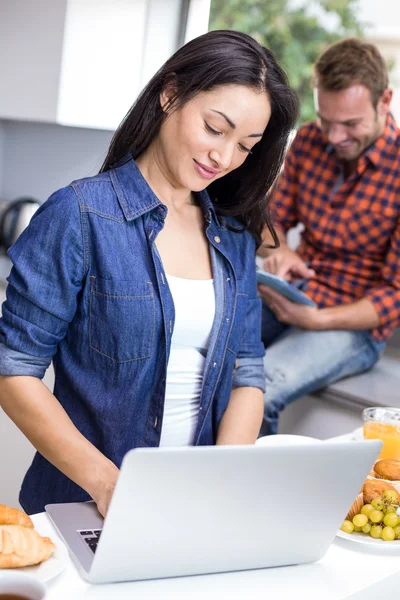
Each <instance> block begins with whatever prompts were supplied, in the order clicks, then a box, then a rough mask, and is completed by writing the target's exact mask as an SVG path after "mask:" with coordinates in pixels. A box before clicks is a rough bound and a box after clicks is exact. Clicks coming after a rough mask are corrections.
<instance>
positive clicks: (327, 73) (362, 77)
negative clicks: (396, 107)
mask: <svg viewBox="0 0 400 600" xmlns="http://www.w3.org/2000/svg"><path fill="white" fill-rule="evenodd" d="M313 84H314V87H318V88H321V89H324V90H337V91H339V90H344V89H347V88H349V87H351V86H353V85H357V84H361V85H364V86H365V87H366V88H367V89H368V90H369V91H370V93H371V100H372V104H373V106H374V108H376V106H377V104H378V100H379V98H380V97H381V95H382V93H383V91H384V90H385V89H386V88H387V87H388V85H389V77H388V70H387V66H386V63H385V60H384V59H383V57H382V55H381V54H380V52H379V50H378V48H377V47H376V46H374V45H373V44H369V43H367V42H362V41H361V40H358V39H357V38H347V39H344V40H341V41H340V42H336V43H335V44H332V45H331V46H329V47H328V48H327V49H326V50H325V52H323V54H321V56H320V57H319V59H318V60H317V62H316V63H315V66H314V78H313Z"/></svg>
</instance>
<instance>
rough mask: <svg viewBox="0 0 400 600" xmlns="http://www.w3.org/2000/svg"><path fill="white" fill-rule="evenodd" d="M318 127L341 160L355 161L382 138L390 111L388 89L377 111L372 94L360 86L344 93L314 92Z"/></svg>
mask: <svg viewBox="0 0 400 600" xmlns="http://www.w3.org/2000/svg"><path fill="white" fill-rule="evenodd" d="M314 99H315V107H316V110H317V115H318V124H319V126H320V128H321V130H322V131H323V132H324V134H325V135H326V136H327V137H328V139H329V141H330V143H331V144H332V145H333V147H334V149H335V152H336V154H337V156H338V157H339V158H341V159H342V160H345V161H353V160H356V159H357V158H359V157H360V156H361V154H363V153H364V152H365V151H366V150H367V148H369V146H371V144H373V142H374V141H375V140H376V139H377V138H378V137H380V136H381V135H382V133H383V131H384V128H385V123H386V117H387V115H388V113H389V110H390V100H391V91H390V90H388V89H387V90H385V91H384V92H383V94H382V96H381V97H380V99H379V101H378V104H377V107H376V108H374V106H373V104H372V100H371V93H370V91H369V90H368V89H367V88H366V87H365V86H364V85H361V84H355V85H353V86H351V87H349V88H346V89H344V90H339V91H334V90H324V89H321V88H317V89H316V90H314Z"/></svg>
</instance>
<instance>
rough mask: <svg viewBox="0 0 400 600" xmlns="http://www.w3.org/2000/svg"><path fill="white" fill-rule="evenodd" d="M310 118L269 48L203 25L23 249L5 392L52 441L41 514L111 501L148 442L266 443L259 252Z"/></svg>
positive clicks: (30, 489)
mask: <svg viewBox="0 0 400 600" xmlns="http://www.w3.org/2000/svg"><path fill="white" fill-rule="evenodd" d="M295 117H296V100H295V97H294V95H293V92H292V91H291V90H290V88H289V87H288V83H287V80H286V76H285V74H284V73H283V71H282V70H281V69H280V67H279V66H278V65H277V63H276V61H275V59H274V57H273V55H272V54H271V53H270V52H269V51H268V50H266V49H264V48H262V47H261V46H259V44H258V43H257V42H255V41H254V40H253V39H252V38H250V37H248V36H246V35H244V34H241V33H236V32H230V31H214V32H211V33H208V34H205V35H203V36H201V37H199V38H197V39H195V40H193V41H191V42H189V43H188V44H187V45H186V46H184V47H183V48H181V49H180V50H178V52H176V54H175V55H174V56H173V57H172V58H171V59H170V60H169V61H168V62H167V63H166V64H165V65H164V66H163V67H162V68H161V69H160V70H159V72H158V73H157V74H156V75H155V76H154V77H153V79H152V80H151V81H150V82H149V84H148V85H147V86H146V88H145V89H144V91H143V92H142V94H141V96H140V97H139V99H138V100H137V102H136V103H135V104H134V105H133V107H132V109H131V110H130V112H129V113H128V115H127V116H126V118H125V119H124V121H123V123H122V124H121V126H120V127H119V129H118V130H117V132H116V133H115V136H114V138H113V141H112V143H111V146H110V149H109V152H108V155H107V158H106V160H105V162H104V165H103V167H102V169H101V172H100V174H99V175H97V176H95V177H90V178H87V179H82V180H79V181H75V182H73V183H72V184H71V185H70V186H68V187H66V188H64V189H62V190H59V191H57V192H56V193H55V194H53V195H52V196H51V197H50V198H49V200H48V201H47V202H45V203H44V204H43V205H42V207H41V208H40V209H39V210H38V211H37V213H36V214H35V216H34V217H33V219H32V221H31V224H30V225H29V227H28V228H27V230H25V232H24V233H23V234H22V236H21V237H20V238H19V240H18V241H17V243H16V244H15V245H14V246H13V248H12V249H11V250H10V257H11V259H12V261H13V263H14V266H13V269H12V271H11V275H10V278H9V286H8V289H7V300H6V302H5V304H4V305H3V318H2V320H1V322H0V336H1V337H0V341H1V342H2V346H1V359H0V374H1V375H2V377H1V379H0V398H1V404H2V407H3V409H4V410H5V412H6V413H7V414H8V415H9V416H10V418H11V419H12V420H13V421H14V422H15V423H16V424H17V426H18V427H19V428H20V429H21V430H22V431H23V432H24V433H25V435H26V436H27V437H28V438H29V439H30V441H31V442H32V444H33V445H34V446H35V447H36V448H37V450H38V453H37V454H36V456H35V458H34V461H33V463H32V466H31V467H30V469H29V470H28V472H27V474H26V476H25V479H24V482H23V485H22V490H21V495H20V501H21V505H22V506H23V507H24V509H25V510H26V511H27V512H28V513H33V512H38V511H41V510H43V507H44V505H45V504H46V503H49V502H68V501H85V500H87V499H89V498H93V499H94V500H95V502H96V503H97V506H98V508H99V511H100V512H101V513H102V514H103V515H105V513H106V511H107V508H108V504H109V501H110V498H111V495H112V492H113V489H114V486H115V482H116V479H117V476H118V468H119V466H120V463H121V461H122V458H123V456H124V454H125V453H126V452H127V451H128V450H129V449H131V448H134V447H137V446H157V445H185V444H190V445H205V444H242V443H243V444H247V443H254V441H255V439H256V437H257V434H258V431H259V428H260V424H261V420H262V413H263V389H264V375H263V364H262V357H263V354H264V350H263V346H262V344H261V342H260V306H259V300H257V298H256V283H255V271H254V251H255V245H256V243H259V242H260V233H261V230H262V228H263V226H264V225H265V222H266V217H265V208H266V207H265V196H266V192H267V191H268V189H269V188H270V186H271V184H272V182H273V181H274V179H275V177H276V175H277V173H278V171H279V168H280V166H281V163H282V159H283V155H284V150H285V146H286V142H287V138H288V134H289V132H290V130H291V129H292V127H293V125H294V122H295ZM206 188H207V191H205V190H206ZM51 360H53V363H54V369H55V375H56V378H55V387H54V395H53V394H52V393H50V391H49V390H48V389H47V388H46V386H45V385H44V384H43V383H42V382H41V378H42V377H43V374H44V372H45V370H46V368H47V367H48V365H49V364H50V362H51ZM235 367H236V368H235Z"/></svg>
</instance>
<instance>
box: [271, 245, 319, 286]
mask: <svg viewBox="0 0 400 600" xmlns="http://www.w3.org/2000/svg"><path fill="white" fill-rule="evenodd" d="M264 271H268V273H273V274H274V275H277V276H278V277H283V278H284V279H286V280H287V281H292V279H310V278H311V277H314V275H315V271H314V270H313V269H309V268H308V267H307V265H306V263H305V262H304V260H302V259H301V258H300V256H299V255H298V254H297V252H294V251H293V250H290V248H288V246H287V245H286V244H284V245H282V246H281V247H280V248H278V249H277V250H272V251H271V252H270V254H269V256H268V257H267V258H266V259H265V260H264Z"/></svg>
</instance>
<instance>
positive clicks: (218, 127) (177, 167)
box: [156, 85, 271, 192]
mask: <svg viewBox="0 0 400 600" xmlns="http://www.w3.org/2000/svg"><path fill="white" fill-rule="evenodd" d="M169 99H170V98H169V96H168V92H164V93H163V94H162V95H161V105H162V106H165V105H167V104H168V101H169ZM270 116H271V105H270V102H269V99H268V96H267V94H266V93H265V92H257V91H255V90H253V89H251V88H248V87H245V86H241V85H222V86H219V87H217V88H215V89H213V90H212V91H210V92H202V93H199V94H198V95H197V96H195V97H194V98H193V99H192V100H190V101H189V102H187V103H186V104H185V105H184V106H183V107H182V108H179V109H176V110H172V111H171V113H170V114H169V115H168V116H167V118H166V120H165V121H164V123H163V125H162V127H161V131H160V134H159V137H158V139H157V141H156V156H157V159H158V162H159V166H160V167H161V169H162V171H163V174H164V175H165V176H166V177H167V178H168V180H169V181H170V182H171V183H172V184H173V185H174V186H175V187H179V188H186V189H188V190H191V191H194V192H196V191H200V190H203V189H204V188H206V187H207V186H208V185H209V184H210V183H211V182H213V181H215V180H216V179H220V178H221V177H224V175H226V174H227V173H229V172H230V171H233V170H234V169H237V168H238V167H240V165H241V164H242V163H243V162H244V161H245V160H246V158H247V156H248V154H249V153H250V152H251V151H252V149H253V147H254V146H255V145H256V144H257V142H259V141H260V139H261V137H262V134H263V132H264V130H265V128H266V126H267V124H268V121H269V118H270Z"/></svg>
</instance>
